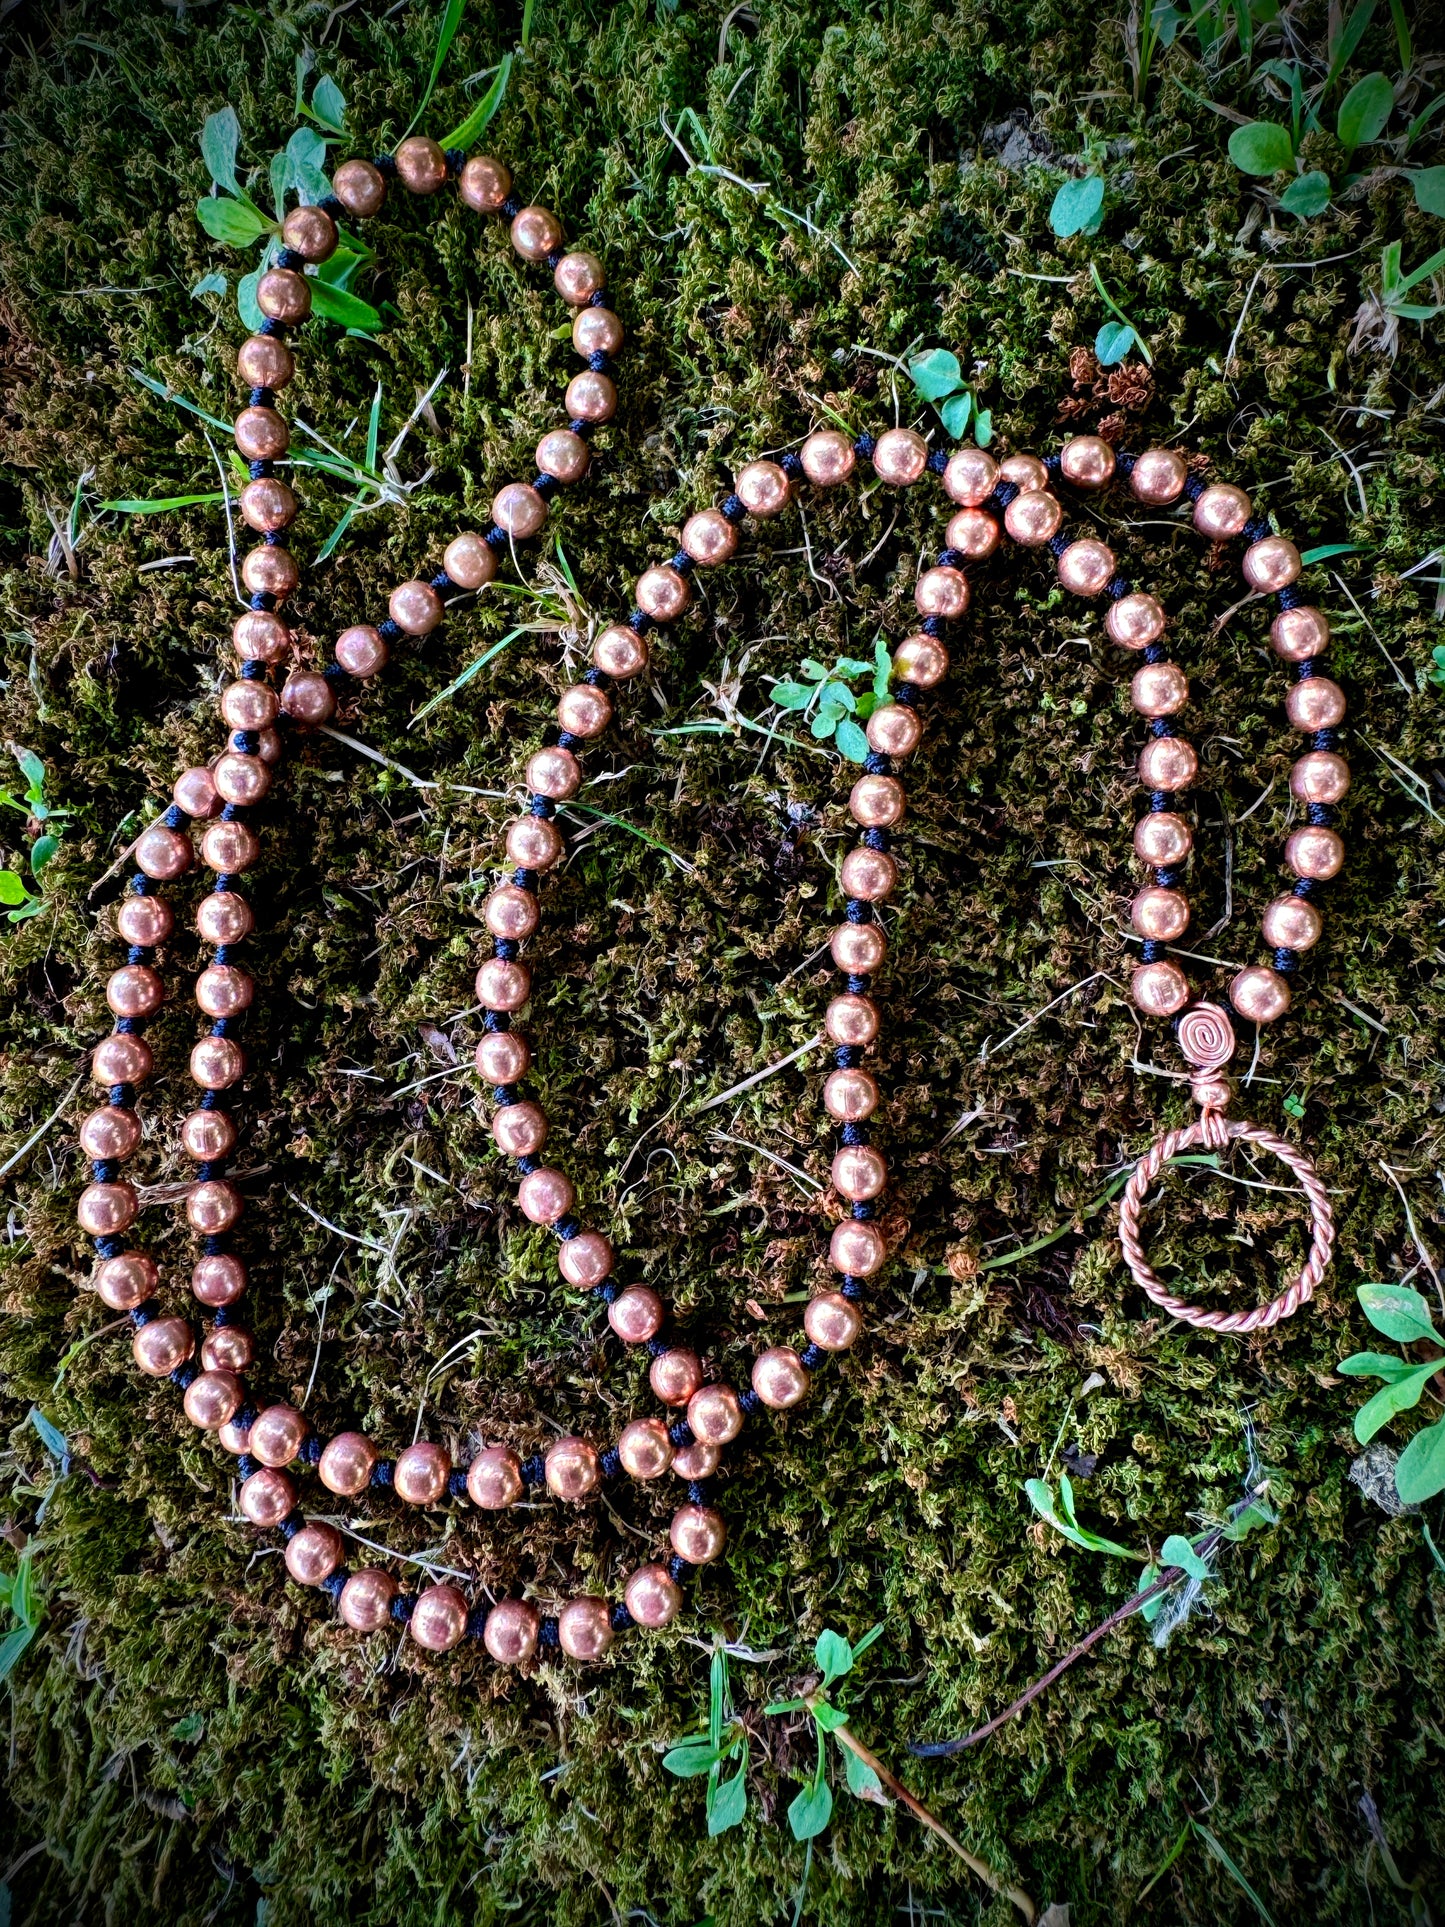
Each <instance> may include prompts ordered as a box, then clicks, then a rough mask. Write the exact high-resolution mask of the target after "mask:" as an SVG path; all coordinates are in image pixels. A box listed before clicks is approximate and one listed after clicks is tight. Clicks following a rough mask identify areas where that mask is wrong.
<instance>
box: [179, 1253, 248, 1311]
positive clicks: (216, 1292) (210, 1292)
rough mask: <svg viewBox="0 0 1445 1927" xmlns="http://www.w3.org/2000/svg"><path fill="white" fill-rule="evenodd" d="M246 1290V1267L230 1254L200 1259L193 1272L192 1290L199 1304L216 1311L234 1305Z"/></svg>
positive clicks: (213, 1254) (216, 1254)
mask: <svg viewBox="0 0 1445 1927" xmlns="http://www.w3.org/2000/svg"><path fill="white" fill-rule="evenodd" d="M245 1289H246V1267H245V1266H244V1265H243V1264H242V1262H241V1260H240V1259H239V1258H237V1257H233V1256H232V1255H231V1254H230V1253H229V1252H213V1253H210V1254H208V1255H207V1256H205V1257H202V1258H198V1259H197V1260H196V1262H195V1266H194V1268H193V1270H192V1272H191V1290H192V1291H193V1292H194V1293H195V1296H196V1298H197V1300H198V1301H199V1303H201V1304H203V1305H205V1306H207V1307H208V1308H210V1309H214V1308H215V1307H216V1306H218V1305H234V1304H235V1302H236V1300H237V1299H238V1298H239V1297H240V1296H241V1294H242V1292H244V1291H245Z"/></svg>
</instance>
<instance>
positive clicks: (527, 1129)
mask: <svg viewBox="0 0 1445 1927" xmlns="http://www.w3.org/2000/svg"><path fill="white" fill-rule="evenodd" d="M492 1137H493V1139H494V1140H495V1142H496V1146H497V1149H498V1150H499V1151H500V1152H501V1153H502V1155H503V1157H508V1158H529V1157H533V1156H534V1155H535V1154H536V1153H537V1152H538V1151H540V1150H541V1148H542V1146H543V1145H544V1144H545V1143H546V1142H547V1117H546V1113H545V1112H544V1111H543V1110H542V1108H541V1106H540V1105H537V1104H531V1103H522V1104H501V1105H498V1107H497V1109H496V1110H495V1111H493V1113H492Z"/></svg>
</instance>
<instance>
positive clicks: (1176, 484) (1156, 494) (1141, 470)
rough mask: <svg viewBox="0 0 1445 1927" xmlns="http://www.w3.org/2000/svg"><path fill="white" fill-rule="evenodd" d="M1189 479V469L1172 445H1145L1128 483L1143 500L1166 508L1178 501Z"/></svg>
mask: <svg viewBox="0 0 1445 1927" xmlns="http://www.w3.org/2000/svg"><path fill="white" fill-rule="evenodd" d="M1188 480H1189V468H1188V465H1187V464H1186V462H1185V460H1184V457H1183V456H1182V455H1178V454H1176V453H1175V452H1174V450H1173V449H1172V448H1146V449H1145V451H1144V453H1143V454H1142V455H1141V456H1139V458H1138V459H1137V460H1136V462H1135V463H1134V467H1133V471H1132V473H1131V474H1130V476H1129V486H1130V488H1131V489H1133V491H1134V493H1135V495H1137V496H1138V498H1139V500H1140V501H1141V502H1148V503H1149V504H1150V505H1151V506H1152V507H1154V508H1165V507H1167V506H1168V504H1169V503H1170V502H1177V501H1178V499H1179V497H1180V496H1181V495H1182V494H1183V493H1184V484H1185V483H1186V482H1187V481H1188Z"/></svg>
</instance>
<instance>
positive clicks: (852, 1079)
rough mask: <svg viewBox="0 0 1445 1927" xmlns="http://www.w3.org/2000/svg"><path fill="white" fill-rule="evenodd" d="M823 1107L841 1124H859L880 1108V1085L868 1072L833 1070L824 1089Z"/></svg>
mask: <svg viewBox="0 0 1445 1927" xmlns="http://www.w3.org/2000/svg"><path fill="white" fill-rule="evenodd" d="M823 1105H824V1108H825V1109H826V1111H827V1113H828V1115H829V1117H835V1118H837V1120H838V1122H839V1123H840V1124H859V1123H861V1122H862V1121H863V1119H864V1118H865V1117H871V1116H872V1115H873V1113H874V1112H875V1111H876V1110H877V1109H878V1085H877V1082H876V1080H875V1079H874V1078H872V1077H871V1076H870V1075H869V1074H868V1072H867V1071H863V1070H838V1071H831V1072H830V1073H829V1075H828V1080H827V1082H826V1083H825V1084H824V1086H823Z"/></svg>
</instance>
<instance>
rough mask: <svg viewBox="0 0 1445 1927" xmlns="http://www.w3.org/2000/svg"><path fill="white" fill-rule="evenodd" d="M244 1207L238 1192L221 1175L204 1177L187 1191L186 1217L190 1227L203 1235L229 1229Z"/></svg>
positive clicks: (212, 1235)
mask: <svg viewBox="0 0 1445 1927" xmlns="http://www.w3.org/2000/svg"><path fill="white" fill-rule="evenodd" d="M243 1208H244V1207H243V1205H242V1202H241V1194H240V1192H239V1191H238V1190H237V1189H236V1187H235V1185H234V1184H228V1183H227V1182H226V1180H225V1179H224V1178H206V1179H203V1180H202V1182H201V1183H199V1184H193V1185H192V1186H191V1188H190V1190H189V1191H187V1193H186V1217H187V1218H188V1219H189V1221H190V1224H191V1228H192V1230H194V1231H198V1232H199V1233H200V1234H201V1236H202V1237H205V1238H214V1237H217V1236H219V1234H220V1233H221V1232H223V1231H229V1230H230V1228H231V1226H232V1225H233V1224H234V1223H235V1222H236V1220H237V1219H238V1218H239V1217H240V1215H241V1212H242V1210H243Z"/></svg>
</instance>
